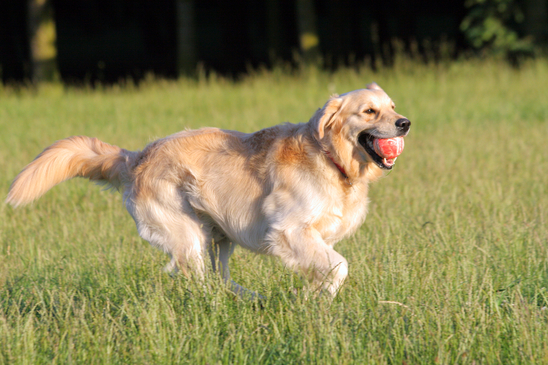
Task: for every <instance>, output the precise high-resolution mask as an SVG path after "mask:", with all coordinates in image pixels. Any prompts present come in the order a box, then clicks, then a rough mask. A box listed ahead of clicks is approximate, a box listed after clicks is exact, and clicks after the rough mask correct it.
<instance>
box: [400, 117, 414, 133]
mask: <svg viewBox="0 0 548 365" xmlns="http://www.w3.org/2000/svg"><path fill="white" fill-rule="evenodd" d="M396 127H398V129H399V130H401V131H403V132H407V131H408V130H409V128H410V127H411V122H410V121H409V119H406V118H400V119H398V120H396Z"/></svg>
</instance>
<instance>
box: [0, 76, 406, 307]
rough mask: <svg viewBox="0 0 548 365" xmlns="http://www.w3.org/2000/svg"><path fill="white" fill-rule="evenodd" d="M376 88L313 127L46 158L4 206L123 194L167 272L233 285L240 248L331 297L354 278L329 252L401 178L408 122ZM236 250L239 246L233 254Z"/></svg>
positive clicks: (331, 107) (25, 174)
mask: <svg viewBox="0 0 548 365" xmlns="http://www.w3.org/2000/svg"><path fill="white" fill-rule="evenodd" d="M394 107H395V106H394V103H393V102H392V100H391V99H390V98H389V97H388V95H387V94H386V93H385V92H384V91H383V90H382V89H381V88H380V87H379V86H378V85H377V84H375V83H373V84H370V85H368V86H367V88H366V89H362V90H356V91H351V92H349V93H346V94H343V95H340V96H338V95H334V96H332V97H331V98H330V99H329V100H328V101H327V103H326V104H325V105H324V106H323V108H321V109H319V110H318V111H317V112H316V113H315V114H314V115H313V116H312V118H311V119H310V121H309V122H308V123H301V124H290V123H286V124H282V125H277V126H274V127H270V128H266V129H263V130H260V131H258V132H255V133H251V134H246V133H241V132H236V131H228V130H221V129H217V128H203V129H198V130H186V131H183V132H179V133H176V134H174V135H171V136H169V137H166V138H163V139H160V140H157V141H155V142H152V143H150V144H148V145H147V146H146V147H145V148H144V149H143V150H142V151H136V152H132V151H128V150H125V149H122V148H120V147H116V146H113V145H109V144H107V143H104V142H101V141H100V140H98V139H96V138H90V137H83V136H77V137H70V138H67V139H63V140H60V141H57V142H55V143H54V144H53V145H51V146H49V147H48V148H46V149H45V150H44V151H43V152H42V153H41V154H40V155H38V157H37V158H36V159H35V160H34V161H33V162H31V163H30V164H29V165H28V166H27V167H25V169H24V170H23V171H22V172H21V173H20V174H19V175H18V176H17V177H16V178H15V180H14V182H13V184H12V185H11V188H10V191H9V193H8V196H7V200H6V201H7V202H8V203H10V204H12V205H13V206H19V205H23V204H27V203H30V202H32V201H33V200H35V199H36V198H38V197H40V196H41V195H43V194H44V193H45V192H46V191H48V190H49V189H50V188H52V187H53V186H54V185H56V184H58V183H60V182H62V181H64V180H67V179H70V178H73V177H86V178H89V179H90V180H93V181H97V182H99V183H103V184H106V185H108V186H111V187H114V188H117V189H119V190H120V191H122V192H123V201H124V203H125V206H126V208H127V210H128V212H129V214H130V215H131V216H132V217H133V219H134V220H135V223H136V225H137V230H138V231H139V235H140V236H141V237H142V238H143V239H145V240H147V241H148V242H150V244H152V245H153V246H156V247H158V248H160V249H161V250H163V251H164V252H166V253H167V254H168V255H169V256H170V257H171V262H170V263H169V264H168V265H167V267H166V269H168V270H170V271H174V272H176V271H178V270H181V271H182V272H183V273H185V275H189V274H193V275H194V276H195V277H198V278H203V277H204V273H205V272H204V271H205V269H206V263H207V260H208V258H207V257H208V256H209V259H210V260H211V264H212V266H213V270H215V271H220V273H221V275H222V278H223V279H224V280H225V281H226V283H227V285H228V286H229V287H230V289H232V290H233V291H234V292H236V293H238V294H239V295H244V294H245V295H250V296H252V297H255V296H256V293H254V292H250V291H247V289H245V288H243V287H241V286H239V285H238V284H236V283H234V282H233V281H232V280H230V273H229V268H228V262H229V258H230V255H231V254H232V252H233V251H234V247H235V245H236V244H238V245H240V246H242V247H244V248H246V249H249V250H251V251H253V252H257V253H263V254H268V255H273V256H277V257H279V258H280V259H281V260H282V261H283V262H284V263H285V265H287V266H288V267H290V268H292V269H294V270H295V271H297V272H300V273H301V274H303V275H304V276H306V277H307V278H308V279H309V280H310V281H311V282H312V285H313V286H314V288H317V289H319V290H321V291H322V292H327V293H329V294H331V295H332V296H335V295H336V294H337V292H338V290H339V288H340V286H341V284H342V283H343V282H344V280H345V278H346V276H347V275H348V263H347V261H346V259H345V258H344V257H343V256H341V255H340V254H339V253H338V252H336V251H335V250H334V249H333V245H334V244H335V243H336V242H338V241H340V240H341V239H343V238H345V237H348V236H350V235H352V234H353V233H354V232H355V231H356V230H357V229H358V228H359V227H360V225H361V224H362V223H363V222H364V220H365V216H366V213H367V204H368V198H367V193H368V185H369V183H370V182H372V181H375V180H376V179H378V178H379V177H381V176H382V174H383V171H385V170H390V169H391V168H392V166H394V163H395V160H396V157H397V155H398V154H399V153H400V152H401V150H402V149H403V137H404V136H405V135H407V133H408V132H409V127H410V124H411V122H410V121H409V120H408V119H406V118H405V117H403V116H402V115H400V114H398V113H396V112H395V111H394ZM233 243H234V244H233Z"/></svg>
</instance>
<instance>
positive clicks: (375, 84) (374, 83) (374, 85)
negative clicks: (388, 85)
mask: <svg viewBox="0 0 548 365" xmlns="http://www.w3.org/2000/svg"><path fill="white" fill-rule="evenodd" d="M366 88H367V89H369V90H382V89H381V87H380V86H379V85H377V83H376V82H372V83H370V84H369V85H367V86H366Z"/></svg>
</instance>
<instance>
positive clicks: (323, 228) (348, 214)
mask: <svg viewBox="0 0 548 365" xmlns="http://www.w3.org/2000/svg"><path fill="white" fill-rule="evenodd" d="M367 204H368V199H367V198H366V197H365V196H363V195H362V196H358V195H357V194H352V195H349V196H345V197H344V198H340V199H337V198H331V199H329V200H328V201H327V206H326V208H325V209H324V210H323V214H322V216H321V217H320V219H319V220H318V222H317V224H316V227H315V228H316V229H317V230H318V231H319V232H320V234H321V235H322V238H323V239H324V241H325V242H326V243H328V244H329V245H333V244H335V243H336V242H337V241H340V240H341V239H343V238H345V237H348V236H349V235H351V234H353V233H354V232H356V230H357V229H358V228H359V227H360V226H361V225H362V224H363V221H364V220H365V216H366V214H367Z"/></svg>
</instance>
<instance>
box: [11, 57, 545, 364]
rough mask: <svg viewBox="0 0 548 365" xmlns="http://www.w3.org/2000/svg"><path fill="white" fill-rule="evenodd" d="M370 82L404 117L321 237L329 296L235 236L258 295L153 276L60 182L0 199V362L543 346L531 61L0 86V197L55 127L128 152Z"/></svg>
mask: <svg viewBox="0 0 548 365" xmlns="http://www.w3.org/2000/svg"><path fill="white" fill-rule="evenodd" d="M371 81H376V82H377V83H379V85H381V86H382V87H383V88H384V89H385V90H386V91H387V92H388V94H389V95H390V96H391V97H392V98H393V100H394V101H395V102H396V105H397V108H396V110H397V111H398V112H400V113H402V114H403V115H405V116H407V117H409V119H411V121H412V122H413V127H412V130H411V133H410V135H409V137H408V138H407V139H406V149H405V151H404V152H403V154H402V156H401V157H400V158H399V159H398V163H397V164H396V167H395V169H394V170H393V171H392V172H391V173H390V174H389V175H388V176H387V177H386V178H384V179H382V180H381V181H380V182H378V183H375V184H374V185H373V186H372V188H371V193H370V198H371V205H370V213H369V216H368V218H367V220H366V222H365V224H364V226H363V227H362V229H361V230H360V231H358V233H357V234H356V235H355V236H354V237H353V238H351V239H349V240H346V241H342V242H340V243H339V244H338V245H337V246H336V249H337V250H338V251H339V252H341V253H342V254H343V255H344V256H345V257H346V258H347V259H348V261H349V265H350V275H349V278H348V280H347V282H346V283H345V285H344V287H343V290H342V291H341V293H340V294H339V296H338V297H337V298H336V299H335V300H334V301H333V302H332V303H330V302H329V301H327V300H326V299H325V298H318V299H307V296H306V295H305V292H306V290H298V291H295V290H293V288H302V287H304V286H306V284H305V283H303V281H302V280H301V278H300V277H299V276H298V275H295V274H293V273H292V272H290V271H289V270H288V269H286V268H284V267H283V265H282V264H281V263H280V261H279V260H276V259H273V258H268V257H261V256H255V255H253V254H249V253H247V252H245V251H243V250H237V251H236V253H235V255H234V256H233V258H232V260H231V268H232V273H233V276H234V279H235V280H236V281H237V282H239V283H241V284H242V285H244V286H246V287H248V288H251V289H254V290H258V291H259V292H260V293H262V294H263V295H265V296H266V297H267V300H266V301H265V302H264V304H263V307H262V308H261V307H259V306H258V305H257V303H253V302H250V301H245V300H240V299H237V298H235V297H234V296H233V295H232V294H230V293H228V292H227V291H226V290H225V289H224V288H223V286H222V285H221V284H220V280H219V278H218V277H215V276H213V275H211V276H212V277H209V278H208V279H207V282H206V285H205V286H202V285H198V284H196V283H194V282H192V281H190V280H188V279H186V278H185V277H183V276H177V277H174V278H173V277H170V276H168V275H166V274H164V273H163V272H162V267H163V266H164V265H165V264H166V263H167V261H168V258H167V257H166V256H165V255H164V254H162V253H161V252H158V251H157V250H155V249H153V248H151V247H150V246H149V244H148V243H147V242H145V241H143V240H141V239H140V238H139V236H138V234H137V231H136V229H135V226H134V223H133V221H132V219H131V218H130V216H129V215H128V214H127V213H126V212H125V209H124V207H123V205H122V202H121V197H120V195H119V194H117V193H109V192H104V191H101V189H100V188H99V187H97V186H94V185H93V184H90V183H89V182H88V181H85V180H73V181H70V182H66V183H64V184H62V185H60V186H57V187H55V188H54V189H53V190H52V191H50V192H49V193H48V194H46V196H44V197H43V198H42V199H41V200H39V201H38V202H36V203H35V204H33V205H32V206H29V207H24V208H20V209H12V208H11V207H9V206H6V205H1V206H0V363H2V364H3V363H5V364H40V363H44V364H46V363H47V364H50V363H58V364H66V363H84V364H106V363H124V364H129V363H132V364H144V363H146V364H172V363H189V364H217V363H235V364H256V363H268V364H270V363H273V364H287V363H321V364H324V363H337V364H351V363H371V364H373V363H378V364H384V363H390V364H404V363H405V364H432V363H439V364H448V363H459V364H499V363H504V364H509V363H548V194H547V193H548V143H547V139H548V87H547V85H548V60H537V61H535V62H531V63H529V64H525V65H524V66H523V67H522V68H521V69H520V70H515V69H512V68H510V67H508V66H506V65H504V64H502V63H500V64H499V63H497V62H487V61H486V62H479V61H477V62H476V61H461V62H457V63H453V64H448V65H441V66H434V65H429V66H426V65H419V64H415V63H413V62H410V61H400V62H399V63H398V65H397V66H396V67H395V68H394V69H388V70H381V71H378V72H375V73H374V72H372V71H370V70H368V69H363V70H360V71H351V70H341V71H338V72H336V73H334V74H328V73H325V72H323V71H318V70H316V69H314V68H309V69H304V70H301V71H299V72H295V73H293V74H290V73H289V72H286V71H283V70H281V69H280V70H275V71H272V72H256V74H254V75H253V76H250V77H249V78H247V79H245V80H242V81H240V82H238V83H234V82H230V81H227V80H224V79H221V78H215V77H211V78H200V79H199V80H179V81H177V82H168V81H154V80H151V81H147V82H145V83H144V84H142V85H141V86H139V87H131V86H127V87H125V88H120V87H110V88H105V89H83V90H82V89H71V88H63V86H61V85H57V84H53V85H50V84H44V85H41V86H40V87H39V88H38V89H34V90H19V91H17V90H11V89H5V88H4V89H2V88H0V131H1V133H0V171H2V174H1V175H0V176H1V180H0V195H1V196H5V195H6V194H7V191H8V187H9V184H10V182H11V180H12V179H13V178H14V177H15V176H16V174H17V173H18V172H19V171H20V170H21V169H22V168H23V167H24V166H25V165H26V164H27V163H28V162H30V161H31V160H32V159H33V158H34V156H36V155H37V154H38V153H39V152H40V151H41V150H42V149H43V148H44V147H45V146H47V145H49V144H51V143H52V142H53V141H55V140H58V139H61V138H64V137H67V136H71V135H79V134H82V135H89V136H95V137H98V138H100V139H102V140H104V141H106V142H109V143H113V144H116V145H119V146H121V147H124V148H127V149H140V148H142V147H143V146H144V145H145V144H146V143H147V142H149V141H151V140H153V139H155V138H157V137H162V136H165V135H168V134H171V133H174V132H176V131H179V130H181V129H184V128H197V127H201V126H217V127H222V128H228V129H238V130H241V131H245V132H250V131H254V130H257V129H260V128H263V127H267V126H271V125H274V124H278V123H281V122H284V121H291V122H295V123H296V122H305V121H307V120H308V118H309V117H310V116H311V115H312V114H313V112H314V111H315V110H316V109H317V108H318V107H320V106H322V105H323V103H324V102H325V100H326V99H327V98H328V96H329V95H330V94H331V93H334V92H339V93H342V92H345V91H349V90H353V89H357V88H361V87H363V86H364V85H365V84H366V83H369V82H371ZM244 268H245V269H244Z"/></svg>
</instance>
